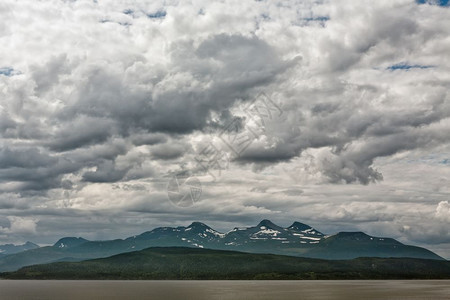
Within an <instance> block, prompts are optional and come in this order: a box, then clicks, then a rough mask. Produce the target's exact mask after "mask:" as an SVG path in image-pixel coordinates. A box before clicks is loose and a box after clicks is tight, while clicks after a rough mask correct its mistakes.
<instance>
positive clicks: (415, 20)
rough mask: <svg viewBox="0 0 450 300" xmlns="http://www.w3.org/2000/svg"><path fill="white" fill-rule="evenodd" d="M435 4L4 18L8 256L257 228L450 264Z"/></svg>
mask: <svg viewBox="0 0 450 300" xmlns="http://www.w3.org/2000/svg"><path fill="white" fill-rule="evenodd" d="M447 2H448V1H435V0H429V1H415V0H383V1H369V0H367V1H350V0H348V1H347V0H339V1H327V0H286V1H269V0H265V1H238V0H229V1H228V0H227V1H207V0H199V1H177V0H168V1H158V0H156V1H153V0H152V1H147V0H139V1H138V0H134V1H133V0H121V1H112V0H111V1H107V0H97V1H92V0H78V1H77V0H72V1H70V0H53V1H51V0H48V1H45V0H41V1H34V0H28V1H14V0H2V1H1V2H0V16H1V21H0V43H1V47H0V244H3V243H8V242H13V243H19V242H24V241H27V240H31V241H33V242H36V243H40V244H49V243H53V242H55V241H56V240H57V239H58V238H59V237H62V236H83V237H85V238H88V239H109V238H117V237H120V238H123V237H126V236H130V235H134V234H138V233H141V232H143V231H146V230H150V229H152V228H154V227H156V226H176V225H188V224H189V223H190V222H192V221H194V220H195V221H202V222H205V223H207V224H209V225H210V226H212V227H213V228H215V229H218V230H222V231H228V230H230V229H232V228H233V227H235V226H250V225H254V224H256V223H257V222H258V221H260V220H261V219H263V218H269V219H271V220H272V221H274V222H275V223H278V224H279V225H283V226H288V225H290V223H292V222H293V221H295V220H297V221H301V222H304V223H307V224H310V225H312V226H315V227H316V228H317V229H319V230H321V231H322V232H324V233H328V234H331V233H335V232H338V231H344V230H347V231H359V230H361V231H364V232H367V233H368V234H371V235H377V236H388V237H393V238H396V239H398V240H400V241H402V242H405V243H409V244H414V245H421V246H426V247H427V248H429V249H432V250H434V251H436V252H437V253H439V254H440V255H443V256H444V257H447V258H450V204H449V201H450V94H449V87H450V7H448V3H447ZM177 176H178V177H177ZM174 178H177V179H178V180H179V183H180V188H181V189H180V195H183V193H185V192H186V191H189V189H190V187H189V186H187V185H183V183H184V180H185V179H186V178H190V179H191V185H193V186H194V187H197V188H200V189H201V195H200V196H198V193H197V194H195V196H194V197H193V198H191V200H194V201H193V202H195V203H190V204H192V205H176V204H177V203H176V201H177V200H176V199H175V201H173V200H174V194H173V193H172V192H173V191H174V190H173V188H174V185H173V183H174ZM193 179H195V180H194V181H192V180H193ZM192 182H193V183H192ZM168 190H169V193H168ZM175 196H176V193H175ZM189 197H192V194H189ZM175 198H176V197H175ZM170 200H172V201H170Z"/></svg>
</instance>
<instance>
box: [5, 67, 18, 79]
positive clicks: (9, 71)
mask: <svg viewBox="0 0 450 300" xmlns="http://www.w3.org/2000/svg"><path fill="white" fill-rule="evenodd" d="M18 74H20V72H18V71H16V70H14V69H13V68H9V67H5V68H0V75H3V76H8V77H11V76H14V75H18Z"/></svg>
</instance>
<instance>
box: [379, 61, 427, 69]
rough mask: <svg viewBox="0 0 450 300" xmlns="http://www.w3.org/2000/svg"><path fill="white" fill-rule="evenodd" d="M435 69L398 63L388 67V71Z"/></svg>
mask: <svg viewBox="0 0 450 300" xmlns="http://www.w3.org/2000/svg"><path fill="white" fill-rule="evenodd" d="M429 68H434V66H426V65H417V64H416V65H412V64H408V63H398V64H395V65H392V66H389V67H387V68H386V69H387V70H410V69H429Z"/></svg>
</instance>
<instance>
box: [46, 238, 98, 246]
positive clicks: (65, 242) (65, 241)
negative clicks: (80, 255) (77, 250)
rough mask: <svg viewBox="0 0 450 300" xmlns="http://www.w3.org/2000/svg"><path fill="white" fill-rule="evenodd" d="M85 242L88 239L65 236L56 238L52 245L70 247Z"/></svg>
mask: <svg viewBox="0 0 450 300" xmlns="http://www.w3.org/2000/svg"><path fill="white" fill-rule="evenodd" d="M85 242H89V241H88V240H86V239H84V238H82V237H65V238H62V239H60V240H58V241H57V242H56V243H55V244H54V245H53V247H57V248H71V247H75V246H78V245H81V244H83V243H85Z"/></svg>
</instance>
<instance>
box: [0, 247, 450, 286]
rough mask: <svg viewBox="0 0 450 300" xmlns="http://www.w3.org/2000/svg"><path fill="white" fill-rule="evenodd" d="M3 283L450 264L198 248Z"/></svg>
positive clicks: (395, 271) (46, 271) (437, 273)
mask: <svg viewBox="0 0 450 300" xmlns="http://www.w3.org/2000/svg"><path fill="white" fill-rule="evenodd" d="M0 276H1V277H3V278H7V279H209V280H211V279H450V262H449V261H438V260H426V259H413V258H356V259H353V260H319V259H312V258H300V257H292V256H281V255H273V254H251V253H243V252H236V251H224V250H209V249H201V248H178V247H170V248H149V249H145V250H141V251H135V252H130V253H123V254H119V255H115V256H112V257H109V258H102V259H95V260H87V261H83V262H60V263H52V264H44V265H35V266H29V267H24V268H22V269H20V270H19V271H16V272H12V273H4V274H0Z"/></svg>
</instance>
